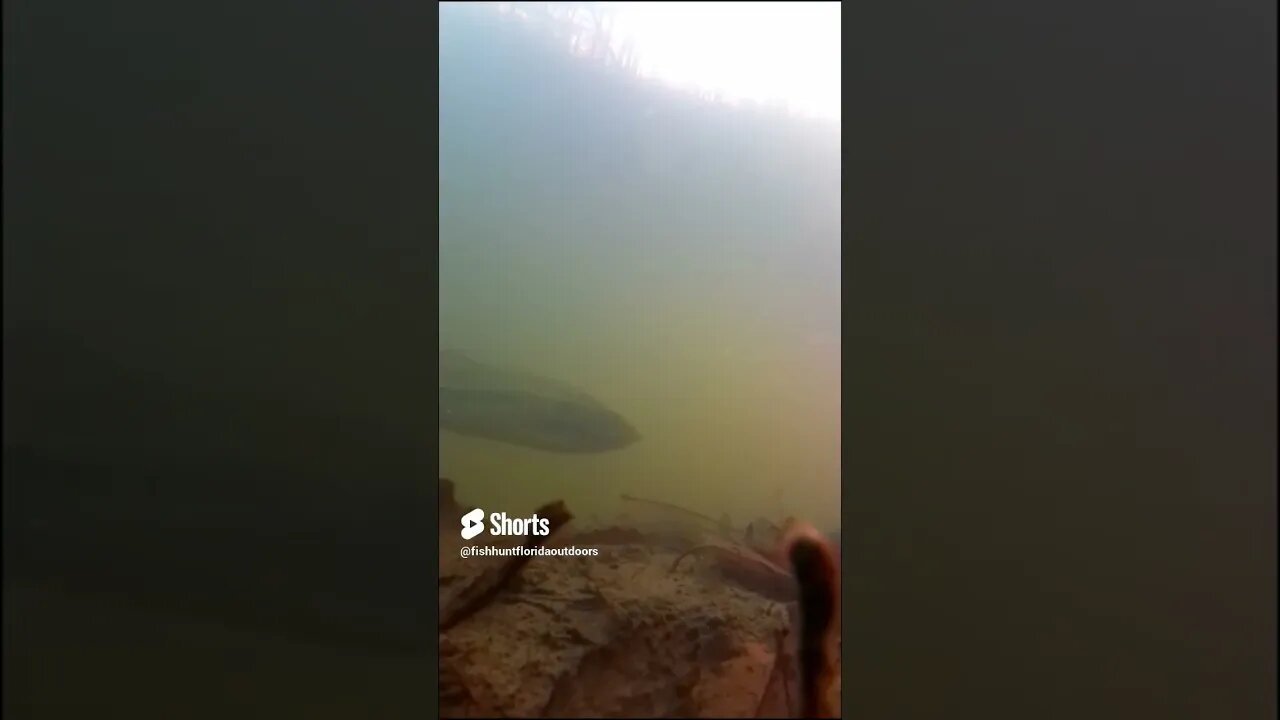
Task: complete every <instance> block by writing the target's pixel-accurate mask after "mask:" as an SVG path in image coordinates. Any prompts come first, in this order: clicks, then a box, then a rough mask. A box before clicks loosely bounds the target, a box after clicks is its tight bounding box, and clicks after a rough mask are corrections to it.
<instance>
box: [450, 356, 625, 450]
mask: <svg viewBox="0 0 1280 720" xmlns="http://www.w3.org/2000/svg"><path fill="white" fill-rule="evenodd" d="M440 429H441V430H448V431H450V432H454V433H457V434H459V435H469V436H472V437H480V438H485V439H487V440H496V441H498V442H504V443H508V444H511V445H521V446H524V447H529V448H535V449H538V450H545V451H548V452H557V453H600V452H608V451H610V450H618V449H621V448H624V447H626V446H628V445H630V444H632V443H634V442H636V441H637V440H639V439H640V433H638V432H636V430H635V428H633V427H632V426H631V424H630V423H628V422H627V421H626V420H625V419H623V418H622V416H621V415H619V414H618V413H616V412H614V411H612V410H610V409H609V408H607V407H605V406H604V405H602V404H601V403H600V402H599V401H598V400H596V399H595V398H593V397H591V396H590V395H588V394H587V393H585V392H583V391H581V390H578V389H576V388H572V387H569V386H567V385H564V384H562V383H558V382H555V381H552V380H548V379H546V378H541V377H538V376H535V375H529V374H526V373H521V372H517V371H513V370H507V369H503V368H497V367H493V366H490V365H485V364H482V363H480V362H477V361H475V360H472V359H471V358H469V357H467V356H465V355H462V354H461V353H459V352H457V351H454V350H441V351H440Z"/></svg>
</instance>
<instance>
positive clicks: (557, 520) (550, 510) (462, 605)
mask: <svg viewBox="0 0 1280 720" xmlns="http://www.w3.org/2000/svg"><path fill="white" fill-rule="evenodd" d="M537 514H538V515H540V516H542V517H545V518H546V519H547V522H548V525H549V529H548V531H547V534H546V535H532V534H530V535H529V536H527V537H526V539H525V544H524V547H525V549H526V550H532V549H534V548H536V547H539V546H541V545H543V544H544V543H546V542H547V540H548V539H550V538H551V536H552V535H554V534H555V532H556V531H557V530H559V529H560V528H561V527H563V526H564V525H565V523H567V522H569V521H570V520H572V519H573V514H572V513H570V512H569V509H568V508H567V507H565V504H564V502H563V501H561V500H557V501H555V502H553V503H548V504H546V505H543V506H542V507H540V508H538V510H537ZM531 558H533V555H532V554H531V553H521V554H519V555H515V556H513V557H511V558H508V559H507V561H506V562H504V563H502V565H500V566H499V567H497V568H496V569H493V568H491V569H490V571H489V572H486V573H485V574H483V575H482V576H481V577H480V578H479V579H478V580H476V582H475V583H473V584H472V585H471V587H469V588H467V589H466V590H464V591H463V592H462V593H460V594H459V595H458V597H457V599H456V600H455V602H454V603H453V608H451V609H450V610H449V611H448V612H447V613H443V612H442V613H441V618H440V632H445V631H447V630H449V629H450V628H452V627H454V626H455V625H457V624H458V623H460V622H462V621H463V620H466V619H467V618H469V617H471V616H472V615H474V614H475V613H476V612H477V611H479V610H480V609H481V608H483V607H485V606H486V605H488V604H489V603H491V602H493V599H494V598H495V597H497V595H498V593H499V592H500V591H501V590H502V589H503V588H504V587H506V586H507V584H508V583H510V582H511V580H512V579H514V578H515V576H516V574H517V573H519V572H520V569H521V568H522V567H524V565H525V563H527V562H529V560H530V559H531Z"/></svg>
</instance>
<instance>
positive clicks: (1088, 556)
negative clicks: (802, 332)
mask: <svg viewBox="0 0 1280 720" xmlns="http://www.w3.org/2000/svg"><path fill="white" fill-rule="evenodd" d="M844 13H845V14H844V23H845V25H844V27H845V33H844V55H845V65H844V80H845V84H844V102H845V111H844V128H843V129H844V133H843V136H844V152H845V159H844V168H845V172H844V178H845V187H844V191H845V197H846V202H845V206H844V232H843V237H844V242H843V247H844V258H845V260H844V278H845V285H844V291H845V302H844V334H843V337H844V357H845V358H846V361H847V364H846V368H845V372H844V381H843V391H844V408H845V420H844V425H843V428H844V432H845V441H844V451H843V457H844V458H845V472H846V478H845V486H844V487H845V491H844V494H843V497H844V501H845V503H846V504H845V517H844V522H843V526H844V527H843V530H844V555H843V557H844V574H845V586H846V587H845V593H844V600H845V610H844V613H843V617H844V632H845V637H844V641H843V648H844V663H845V665H844V671H845V675H844V684H843V697H844V702H845V716H846V717H865V718H889V717H892V718H937V717H1037V718H1051V717H1061V718H1078V717H1090V718H1109V717H1115V718H1127V717H1162V718H1195V717H1233V718H1258V719H1259V720H1261V719H1262V718H1270V717H1274V716H1275V714H1276V690H1275V671H1276V644H1275V638H1276V623H1275V612H1276V440H1275V438H1276V384H1275V378H1276V333H1275V330H1276V274H1275V273H1276V205H1275V197H1276V46H1275V37H1276V15H1275V4H1274V3H1270V2H1228V3H1219V2H1207V1H1206V2H1201V1H1199V0H1196V1H1193V2H1188V1H1187V0H1177V1H1175V2H1167V3H1157V2H1119V3H1116V2H1106V3H1083V4H1082V3H1076V2H1072V3H1018V2H1003V1H1000V0H997V1H994V2H992V1H987V2H979V3H920V2H895V3H891V4H890V3H872V4H870V5H868V4H866V3H846V4H845V5H844Z"/></svg>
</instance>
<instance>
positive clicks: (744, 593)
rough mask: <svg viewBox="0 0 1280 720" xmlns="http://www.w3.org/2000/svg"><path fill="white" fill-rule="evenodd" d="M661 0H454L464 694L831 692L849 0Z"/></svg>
mask: <svg viewBox="0 0 1280 720" xmlns="http://www.w3.org/2000/svg"><path fill="white" fill-rule="evenodd" d="M650 5H655V4H646V3H634V4H633V3H485V4H464V3H445V4H442V5H441V9H440V197H439V203H440V255H439V272H440V298H439V300H440V317H439V320H440V356H439V357H440V415H439V421H440V473H439V474H440V484H441V486H440V499H441V506H440V513H441V517H440V523H441V524H440V535H441V550H440V562H441V565H440V623H441V628H440V629H441V634H440V651H441V661H440V662H441V665H440V692H441V715H442V716H444V717H464V716H476V717H495V716H504V717H694V716H698V717H796V716H833V715H838V714H839V710H838V708H839V679H838V678H839V662H840V661H839V639H838V638H839V620H838V604H839V603H838V589H839V564H838V563H839V539H840V503H841V483H840V467H841V455H840V409H841V408H840V382H841V370H840V367H841V365H840V363H841V338H840V293H841V287H840V282H841V278H840V140H841V139H840V126H839V114H838V112H839V111H838V106H839V95H838V86H839V84H838V79H839V69H838V48H839V22H838V21H839V7H838V3H807V4H806V3H795V5H797V6H801V9H800V10H797V11H796V12H800V13H806V12H807V13H810V14H812V13H815V12H818V13H823V12H825V13H827V14H828V17H831V18H834V22H832V23H827V24H826V34H825V35H824V36H823V37H821V38H813V39H812V41H811V42H806V41H805V39H804V38H801V39H800V41H799V42H793V44H792V45H787V42H786V41H787V39H788V36H787V35H786V33H785V32H783V29H784V27H785V25H784V23H782V22H778V23H777V24H775V25H770V22H771V20H770V16H769V15H768V13H775V14H779V15H778V17H779V18H781V17H782V15H781V14H785V9H784V8H781V7H780V6H781V4H768V3H762V4H758V5H759V6H760V7H757V8H740V9H739V10H738V12H740V13H742V14H741V16H740V22H737V25H739V26H740V28H739V29H741V28H742V27H747V26H748V25H750V24H751V23H753V22H754V23H756V24H757V25H756V27H757V28H758V29H756V30H755V32H754V34H753V33H752V32H747V33H745V36H746V38H747V40H745V41H743V40H741V39H739V40H737V41H736V42H739V43H741V42H749V43H759V44H760V47H759V51H758V52H757V53H755V54H756V55H758V58H757V60H758V62H759V63H761V64H760V65H759V66H757V67H753V68H744V67H742V65H743V61H742V60H741V57H743V56H742V55H741V54H739V55H738V56H737V58H735V57H734V52H735V49H736V50H737V51H740V50H741V48H740V47H738V48H735V46H733V45H732V42H731V40H730V39H729V33H726V32H724V31H725V28H728V27H733V26H734V25H735V16H734V15H733V13H732V12H728V11H726V12H724V13H722V14H720V15H718V16H716V18H717V19H716V20H714V21H710V20H708V18H709V17H711V16H712V15H713V13H711V11H710V10H709V9H708V8H705V7H701V6H700V4H697V3H693V4H690V8H689V9H686V10H684V11H676V10H672V9H671V8H673V7H675V6H669V7H668V9H667V12H668V14H669V16H670V17H669V18H666V19H665V21H666V22H668V23H670V24H671V27H675V28H678V29H680V31H681V32H680V33H674V32H673V33H670V34H669V35H667V36H664V37H669V38H674V39H670V40H669V42H668V46H667V47H668V49H670V48H671V47H676V46H683V47H685V48H688V47H690V39H691V38H692V39H693V40H694V41H695V42H694V43H693V45H694V46H696V47H697V48H698V51H697V52H689V51H686V52H685V54H684V55H681V54H680V53H678V52H668V53H667V54H666V55H665V56H662V55H661V54H660V53H659V51H658V50H657V49H655V48H659V47H660V46H659V45H655V44H654V43H653V37H654V33H653V32H652V30H653V28H655V27H658V25H655V24H654V23H655V22H657V21H655V20H654V19H653V18H652V17H646V16H645V14H644V13H643V12H641V11H642V10H645V9H646V8H645V7H644V6H650ZM744 5H746V4H744ZM787 5H791V4H787ZM681 12H683V13H684V14H683V15H682V14H681ZM628 21H629V22H631V25H629V26H628V25H627V24H626V23H627V22H628ZM645 22H648V24H647V25H646V24H645ZM628 27H630V28H631V29H632V30H636V32H635V33H634V34H628V33H627V32H626V30H627V29H628ZM771 27H772V28H773V31H772V32H771V31H770V28H771ZM645 29H647V30H649V31H650V32H649V33H648V34H647V35H646V34H645V33H644V32H640V30H645ZM743 35H744V33H742V32H738V33H737V36H743ZM637 38H639V41H637V40H636V39H637ZM832 38H834V48H835V60H836V62H835V63H834V65H835V66H836V67H832V63H830V62H828V63H826V64H825V65H823V66H822V67H821V71H822V72H828V73H834V78H835V83H834V88H835V90H834V92H835V95H834V103H833V104H832V105H831V106H828V107H826V108H823V107H820V105H819V104H815V103H809V104H805V103H804V102H803V98H801V99H800V100H797V101H794V102H792V103H790V104H789V103H788V102H787V101H785V100H781V101H780V100H777V99H776V97H770V96H769V94H768V92H762V93H759V94H758V95H757V96H756V97H751V96H750V93H749V92H741V91H742V90H743V88H745V87H747V85H746V84H744V83H745V81H746V80H770V79H772V80H773V81H774V82H775V84H780V85H781V86H784V87H785V86H787V85H792V86H795V87H802V86H805V85H806V83H808V84H809V85H816V84H817V80H815V76H816V75H817V74H818V73H817V72H815V71H814V70H812V69H810V70H805V69H796V68H789V67H786V66H780V65H779V64H778V63H777V62H776V60H775V59H776V58H779V57H792V56H797V57H798V56H804V55H806V53H808V54H810V55H815V54H816V51H815V47H818V46H820V45H821V41H824V40H827V41H829V40H831V39H832ZM646 39H647V41H648V42H647V44H646V42H644V41H645V40H646ZM791 39H792V40H793V41H794V40H795V38H794V35H793V36H792V37H791ZM770 43H772V44H770ZM722 48H723V50H722ZM810 60H812V58H810ZM664 63H665V64H664ZM733 63H738V64H739V65H737V66H733V65H732V64H733ZM769 63H773V64H772V65H771V64H769ZM693 66H700V67H703V68H711V69H712V70H716V69H719V70H720V71H721V73H720V76H721V77H729V76H732V75H733V73H732V72H730V70H731V69H734V68H736V69H737V70H738V71H739V72H738V77H739V78H740V79H744V83H740V84H739V85H737V86H732V84H730V86H728V87H729V89H728V90H725V89H723V88H724V87H726V86H724V85H722V86H720V88H709V87H707V86H706V85H705V84H701V85H700V84H699V82H698V79H697V78H696V77H694V78H692V79H690V81H689V82H685V83H682V82H680V78H679V76H678V75H674V74H673V73H672V72H670V71H671V70H672V69H675V70H677V71H678V70H679V69H681V68H690V67H693ZM731 66H732V67H731ZM797 67H799V66H797ZM788 73H790V74H788ZM831 107H834V112H830V109H831ZM824 109H825V110H827V112H823V110H824ZM508 521H511V522H508ZM460 528H461V532H460ZM477 548H487V550H477ZM520 548H525V550H524V551H523V553H522V552H521V551H520ZM533 549H538V551H539V552H540V553H542V554H533V553H532V552H531V550H533ZM468 552H471V553H472V554H471V556H469V557H468V556H466V554H467V553H468ZM555 553H559V554H555Z"/></svg>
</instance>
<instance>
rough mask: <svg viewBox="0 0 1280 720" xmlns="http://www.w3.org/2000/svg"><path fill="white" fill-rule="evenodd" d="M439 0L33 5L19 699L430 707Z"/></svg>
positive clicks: (398, 709)
mask: <svg viewBox="0 0 1280 720" xmlns="http://www.w3.org/2000/svg"><path fill="white" fill-rule="evenodd" d="M436 27H437V21H436V9H435V5H434V4H424V3H381V2H375V3H359V4H351V3H336V2H277V1H273V0H269V1H268V2H232V3H225V2H219V3H212V4H203V5H200V4H196V5H193V4H190V3H178V4H174V3H160V2H145V1H143V2H124V3H106V4H103V3H94V2H79V1H76V0H65V1H57V2H41V3H30V2H6V3H5V5H4V364H5V368H4V396H5V397H4V561H5V591H4V592H5V624H4V635H5V641H4V646H5V650H4V652H5V658H4V660H5V675H4V681H5V714H6V716H7V717H83V716H85V715H89V714H93V715H101V714H103V713H104V712H106V713H107V714H108V715H111V716H115V715H116V714H121V715H125V714H127V715H129V716H134V717H229V716H237V715H243V714H247V715H249V716H258V715H263V716H272V717H304V716H305V717H329V716H334V717H338V716H342V717H351V716H357V717H373V716H385V717H425V716H430V715H432V714H433V713H434V710H435V707H436V702H435V687H436V680H435V676H436V669H435V667H436V666H435V653H436V636H435V633H434V632H433V627H434V625H435V618H436V610H435V604H436V602H437V593H436V589H435V588H436V582H435V577H436V575H437V572H436V569H435V565H436V563H437V554H436V552H435V550H434V548H435V545H436V542H437V538H436V536H435V534H434V523H435V514H434V508H435V505H436V499H435V498H436V493H435V490H434V486H435V480H434V478H435V475H436V473H437V462H436V448H435V443H436V437H437V436H436V434H435V427H434V424H435V423H434V416H433V415H432V413H433V412H434V411H433V409H432V408H433V407H434V406H435V404H436V400H435V396H436V389H435V388H436V385H435V384H434V383H432V382H431V380H432V378H433V377H434V375H435V374H436V373H435V363H436V357H437V355H436V352H435V346H436V343H437V338H436V335H437V332H436V325H437V322H438V315H437V313H436V304H437V302H438V299H437V295H436V282H437V279H436V257H437V253H436V243H435V238H436V232H437V221H436V217H437V215H436V211H437V205H436V196H437V188H436V185H437V161H436V157H437V151H436V142H437V138H436V135H437V133H436V123H437V117H438V115H437V111H436V107H437V100H436V84H437V75H436V66H437V56H438V53H437V50H436V45H437V41H438V36H437V31H436Z"/></svg>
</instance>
